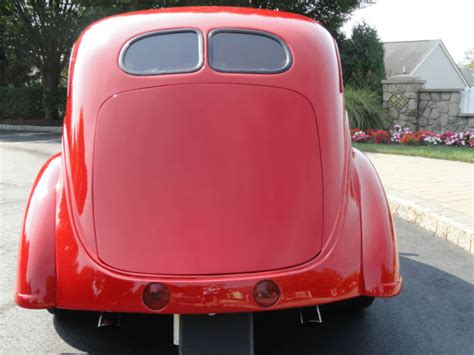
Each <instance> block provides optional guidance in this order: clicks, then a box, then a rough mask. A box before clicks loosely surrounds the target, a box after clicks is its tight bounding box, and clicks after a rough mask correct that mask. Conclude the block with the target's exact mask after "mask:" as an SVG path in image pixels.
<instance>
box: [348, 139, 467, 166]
mask: <svg viewBox="0 0 474 355" xmlns="http://www.w3.org/2000/svg"><path fill="white" fill-rule="evenodd" d="M352 145H353V147H354V148H357V149H359V150H361V151H363V152H373V153H385V154H398V155H410V156H417V157H425V158H434V159H445V160H457V161H464V162H467V163H474V149H473V148H467V147H446V146H412V145H394V144H393V145H392V144H370V143H352Z"/></svg>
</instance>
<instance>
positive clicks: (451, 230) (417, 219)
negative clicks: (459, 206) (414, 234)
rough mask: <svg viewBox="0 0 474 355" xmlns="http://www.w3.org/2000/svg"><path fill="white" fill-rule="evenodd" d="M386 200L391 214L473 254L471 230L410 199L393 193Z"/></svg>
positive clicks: (473, 241) (473, 243)
mask: <svg viewBox="0 0 474 355" xmlns="http://www.w3.org/2000/svg"><path fill="white" fill-rule="evenodd" d="M388 201H389V204H390V210H391V211H392V214H393V215H395V216H398V217H400V218H402V219H404V220H405V221H408V222H410V223H413V224H416V225H418V226H420V227H422V228H424V229H426V230H427V231H429V232H431V233H433V234H434V235H435V236H437V237H440V238H442V239H445V240H447V241H448V242H451V243H453V244H455V245H457V246H458V247H461V248H462V249H464V250H466V251H467V252H468V253H469V254H472V255H474V231H473V230H471V229H469V228H467V227H466V226H463V225H461V224H460V223H457V222H456V221H453V220H451V219H449V218H446V217H445V216H441V215H439V214H438V213H436V212H433V211H431V210H430V209H429V208H427V207H421V206H420V205H419V204H416V203H414V202H412V201H409V200H406V199H402V198H399V197H396V196H393V195H388Z"/></svg>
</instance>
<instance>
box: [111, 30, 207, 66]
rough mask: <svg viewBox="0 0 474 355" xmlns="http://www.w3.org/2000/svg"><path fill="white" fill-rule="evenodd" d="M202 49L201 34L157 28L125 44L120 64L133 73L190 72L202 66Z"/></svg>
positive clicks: (193, 31) (192, 31)
mask: <svg viewBox="0 0 474 355" xmlns="http://www.w3.org/2000/svg"><path fill="white" fill-rule="evenodd" d="M202 52H203V44H202V35H201V33H200V32H198V31H197V30H193V29H182V30H171V31H169V30H165V31H158V32H153V33H147V34H144V35H141V36H138V37H136V38H133V39H132V40H130V41H129V42H128V43H127V44H125V46H124V48H123V49H122V52H121V54H120V66H121V68H122V69H123V70H124V71H125V72H127V73H129V74H133V75H159V74H171V73H189V72H193V71H196V70H199V69H200V68H201V67H202V65H203V53H202Z"/></svg>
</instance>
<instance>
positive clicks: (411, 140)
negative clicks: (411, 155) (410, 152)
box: [400, 133, 419, 145]
mask: <svg viewBox="0 0 474 355" xmlns="http://www.w3.org/2000/svg"><path fill="white" fill-rule="evenodd" d="M418 142H419V141H418V140H417V139H416V137H415V135H413V134H411V133H406V134H405V135H404V136H403V137H402V138H400V143H402V144H406V145H415V144H418Z"/></svg>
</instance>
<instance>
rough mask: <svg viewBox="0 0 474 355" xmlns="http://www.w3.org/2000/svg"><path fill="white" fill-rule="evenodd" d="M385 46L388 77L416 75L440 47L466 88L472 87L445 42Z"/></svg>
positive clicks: (427, 41)
mask: <svg viewBox="0 0 474 355" xmlns="http://www.w3.org/2000/svg"><path fill="white" fill-rule="evenodd" d="M383 45H384V50H385V55H384V62H385V72H386V74H387V77H391V76H397V75H414V73H415V71H416V70H417V69H418V68H419V67H420V65H421V64H422V63H423V62H424V61H425V60H426V59H427V58H428V57H429V56H430V54H431V53H433V51H434V50H435V49H436V47H438V46H439V47H441V49H442V50H443V51H444V53H445V54H446V56H447V57H448V59H449V61H450V62H451V65H452V66H453V69H454V70H455V71H456V72H457V74H458V75H459V77H460V79H461V81H462V82H463V83H464V84H465V85H466V86H470V85H471V83H470V81H469V78H467V75H466V74H465V73H463V72H462V71H461V70H460V69H459V67H458V66H457V64H456V63H455V62H454V60H453V58H452V57H451V54H449V51H448V50H447V48H446V46H445V45H444V43H443V41H442V40H440V39H435V40H422V41H399V42H385V43H384V44H383Z"/></svg>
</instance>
